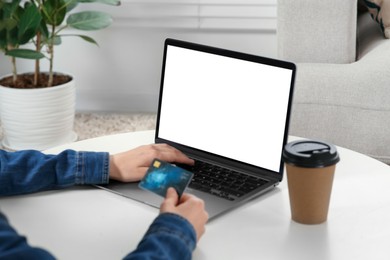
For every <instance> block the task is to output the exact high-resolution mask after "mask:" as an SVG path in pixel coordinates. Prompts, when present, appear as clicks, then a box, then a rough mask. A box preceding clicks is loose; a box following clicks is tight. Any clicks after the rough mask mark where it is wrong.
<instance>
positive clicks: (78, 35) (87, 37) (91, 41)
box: [61, 34, 99, 46]
mask: <svg viewBox="0 0 390 260" xmlns="http://www.w3.org/2000/svg"><path fill="white" fill-rule="evenodd" d="M62 36H77V37H80V38H81V39H83V40H84V41H87V42H89V43H93V44H95V45H96V46H99V44H98V43H97V42H96V41H95V40H94V39H93V38H91V37H89V36H86V35H81V34H62V35H61V37H62Z"/></svg>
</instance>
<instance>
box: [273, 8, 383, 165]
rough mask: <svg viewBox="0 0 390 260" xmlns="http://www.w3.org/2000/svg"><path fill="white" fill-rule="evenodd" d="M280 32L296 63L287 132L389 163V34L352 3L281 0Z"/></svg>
mask: <svg viewBox="0 0 390 260" xmlns="http://www.w3.org/2000/svg"><path fill="white" fill-rule="evenodd" d="M277 36H278V55H279V58H281V59H285V60H290V61H293V62H295V63H296V64H297V78H296V85H295V87H296V88H295V92H294V103H293V110H292V118H291V128H290V134H292V135H296V136H302V137H307V138H317V139H322V140H326V141H329V142H332V143H334V144H336V145H339V146H343V147H346V148H349V149H352V150H355V151H358V152H361V153H364V154H366V155H369V156H371V157H374V158H376V159H378V160H381V161H383V162H385V163H388V164H390V39H385V38H384V36H383V34H382V32H381V30H380V28H379V26H378V25H377V24H376V23H375V22H374V21H373V20H372V19H371V17H370V16H369V14H368V13H364V14H358V12H357V0H342V1H340V0H327V1H323V0H278V31H277Z"/></svg>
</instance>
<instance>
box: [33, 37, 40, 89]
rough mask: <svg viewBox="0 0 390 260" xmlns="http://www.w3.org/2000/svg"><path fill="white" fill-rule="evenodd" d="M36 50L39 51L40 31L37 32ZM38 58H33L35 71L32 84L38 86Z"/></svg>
mask: <svg viewBox="0 0 390 260" xmlns="http://www.w3.org/2000/svg"><path fill="white" fill-rule="evenodd" d="M36 50H37V51H41V32H37V43H36ZM39 65H40V64H39V60H35V73H34V86H35V87H36V86H38V81H39V72H40V66H39Z"/></svg>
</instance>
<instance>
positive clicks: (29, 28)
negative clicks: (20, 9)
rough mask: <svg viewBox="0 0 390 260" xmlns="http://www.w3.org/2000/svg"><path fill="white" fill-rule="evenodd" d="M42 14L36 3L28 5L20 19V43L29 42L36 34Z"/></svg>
mask: <svg viewBox="0 0 390 260" xmlns="http://www.w3.org/2000/svg"><path fill="white" fill-rule="evenodd" d="M41 19H42V16H41V14H40V13H39V10H38V8H37V7H36V6H35V5H34V4H30V5H28V6H26V9H25V11H24V13H23V14H22V16H21V17H20V21H19V31H18V38H19V44H26V43H28V42H29V41H30V40H31V39H32V38H34V36H35V35H36V33H37V31H38V28H39V25H40V23H41Z"/></svg>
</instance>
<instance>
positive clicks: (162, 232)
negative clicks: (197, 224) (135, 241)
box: [124, 213, 196, 260]
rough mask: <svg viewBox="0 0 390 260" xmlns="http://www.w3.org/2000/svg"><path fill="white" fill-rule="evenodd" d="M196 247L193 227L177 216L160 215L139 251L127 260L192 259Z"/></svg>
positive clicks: (169, 214) (127, 257)
mask: <svg viewBox="0 0 390 260" xmlns="http://www.w3.org/2000/svg"><path fill="white" fill-rule="evenodd" d="M195 246H196V233H195V230H194V228H193V226H192V225H191V224H190V223H189V222H188V221H187V220H186V219H184V218H182V217H180V216H179V215H176V214H171V213H164V214H161V215H159V216H158V217H157V218H156V219H155V220H154V222H153V223H152V225H151V226H150V227H149V229H148V231H147V232H146V234H145V236H144V237H143V239H142V240H141V242H140V243H139V245H138V247H137V249H136V250H135V251H133V252H132V253H130V254H129V255H127V256H126V257H125V258H124V259H125V260H136V259H139V260H141V259H142V260H148V259H170V260H176V259H177V260H186V259H191V258H192V251H193V250H194V249H195Z"/></svg>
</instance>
